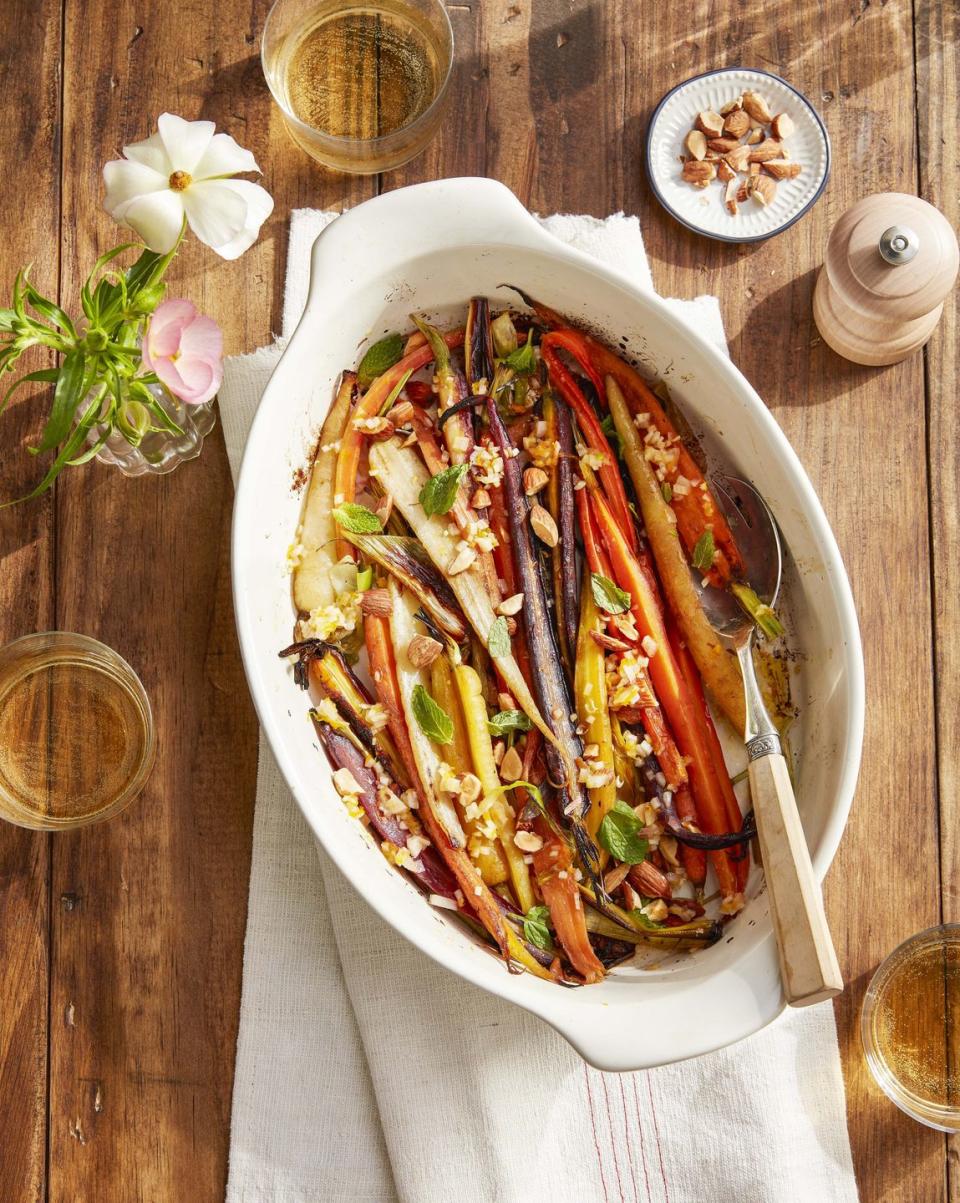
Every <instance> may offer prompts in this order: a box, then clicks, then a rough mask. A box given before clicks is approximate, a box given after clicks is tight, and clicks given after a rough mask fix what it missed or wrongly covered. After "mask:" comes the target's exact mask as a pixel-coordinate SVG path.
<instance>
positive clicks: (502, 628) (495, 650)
mask: <svg viewBox="0 0 960 1203" xmlns="http://www.w3.org/2000/svg"><path fill="white" fill-rule="evenodd" d="M487 651H488V652H489V653H490V655H491V656H492V657H493V658H494V660H502V659H503V657H504V656H509V655H510V630H509V628H508V627H507V620H506V619H505V618H504V617H503V615H502V614H501V615H500V617H499V618H495V619H494V621H493V625H492V626H491V627H490V632H489V634H488V635H487Z"/></svg>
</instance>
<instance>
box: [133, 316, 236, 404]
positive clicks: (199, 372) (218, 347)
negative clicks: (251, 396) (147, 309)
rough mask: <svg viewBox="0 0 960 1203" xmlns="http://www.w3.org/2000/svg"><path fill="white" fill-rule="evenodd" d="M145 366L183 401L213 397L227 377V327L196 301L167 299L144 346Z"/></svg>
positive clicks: (153, 323) (152, 324)
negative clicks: (203, 311)
mask: <svg viewBox="0 0 960 1203" xmlns="http://www.w3.org/2000/svg"><path fill="white" fill-rule="evenodd" d="M140 350H141V356H142V359H143V366H144V367H145V368H146V369H147V371H148V372H156V374H157V376H158V378H159V379H160V381H161V382H162V383H163V384H165V385H166V386H167V388H168V389H169V390H170V392H171V393H173V394H175V395H176V396H177V397H179V398H180V400H181V401H186V402H189V403H190V404H191V405H201V404H203V402H204V401H209V400H210V398H211V397H212V396H214V394H215V393H216V391H217V389H218V388H219V387H220V382H221V380H222V379H223V331H222V330H221V329H220V327H219V326H218V325H217V323H216V322H215V321H214V320H213V318H212V317H203V316H202V315H201V314H199V313H197V308H196V306H195V305H194V303H193V302H192V301H164V302H163V303H162V304H161V305H158V306H157V308H156V309H155V310H154V313H153V317H151V319H150V324H149V325H148V326H147V330H146V333H145V334H144V336H143V345H142V347H141V348H140Z"/></svg>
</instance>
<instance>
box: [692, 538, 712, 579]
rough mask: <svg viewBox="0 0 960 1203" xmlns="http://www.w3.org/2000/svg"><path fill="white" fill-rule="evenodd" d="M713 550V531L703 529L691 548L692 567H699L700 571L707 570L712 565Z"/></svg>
mask: <svg viewBox="0 0 960 1203" xmlns="http://www.w3.org/2000/svg"><path fill="white" fill-rule="evenodd" d="M715 552H716V548H715V547H714V544H713V531H709V530H705V531H704V532H703V534H702V535H701V536H700V538H699V539H698V540H697V543H696V546H695V547H694V549H693V556H692V562H693V566H694V568H699V569H700V571H701V572H709V571H710V569H711V568H712V567H713V557H714V553H715Z"/></svg>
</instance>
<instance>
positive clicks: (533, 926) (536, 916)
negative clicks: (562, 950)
mask: <svg viewBox="0 0 960 1203" xmlns="http://www.w3.org/2000/svg"><path fill="white" fill-rule="evenodd" d="M523 936H524V939H525V940H526V941H527V943H528V944H533V945H534V947H535V948H541V949H542V950H543V951H544V952H553V937H552V936H551V934H550V912H549V910H548V909H547V908H546V907H545V906H532V907H531V908H530V909H529V910H528V911H527V913H526V914H525V915H524V916H523Z"/></svg>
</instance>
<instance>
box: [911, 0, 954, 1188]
mask: <svg viewBox="0 0 960 1203" xmlns="http://www.w3.org/2000/svg"><path fill="white" fill-rule="evenodd" d="M915 13H916V17H915V19H916V56H917V95H918V97H919V98H920V104H919V106H918V126H919V151H920V195H921V196H922V197H923V198H924V200H928V201H930V203H931V204H933V205H936V206H937V207H938V208H939V209H940V210H941V211H942V212H943V213H944V214H945V215H946V217H947V219H948V220H949V221H950V224H951V225H952V226H953V228H954V230H956V229H957V227H958V226H960V202H958V199H957V196H958V185H960V152H958V147H957V141H958V139H960V123H958V119H957V98H958V95H960V80H958V66H957V45H958V43H960V9H958V8H957V6H956V5H944V4H939V3H936V2H935V0H921V2H920V3H918V4H917V5H916V7H915ZM934 98H935V99H934ZM958 309H960V300H958V296H957V292H956V290H954V291H953V292H952V293H951V294H950V296H948V297H947V299H946V303H945V305H944V310H943V318H942V319H941V322H940V325H939V327H938V328H937V330H936V332H935V333H934V335H933V337H932V338H931V340H930V342H929V343H928V344H927V347H926V351H925V353H924V354H925V359H926V386H927V415H928V439H929V442H928V452H929V473H930V532H931V551H932V557H933V630H934V653H935V662H934V666H935V673H936V682H937V728H936V734H937V768H938V784H939V799H940V808H939V814H940V877H941V882H942V892H943V919H944V922H947V923H956V922H958V921H960V876H958V874H960V822H958V819H957V813H956V798H957V789H958V786H960V750H958V741H960V716H958V714H957V705H956V689H955V682H956V681H957V679H958V673H960V652H958V640H960V602H958V597H960V571H958V567H957V558H958V556H960V420H958V416H957V405H956V382H957V374H958V370H960V363H958V352H957V340H958V325H960V323H958ZM947 1151H948V1156H947V1179H948V1198H949V1199H950V1200H951V1203H957V1200H960V1142H958V1140H957V1138H956V1137H951V1138H948V1140H947Z"/></svg>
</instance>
